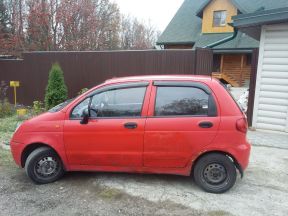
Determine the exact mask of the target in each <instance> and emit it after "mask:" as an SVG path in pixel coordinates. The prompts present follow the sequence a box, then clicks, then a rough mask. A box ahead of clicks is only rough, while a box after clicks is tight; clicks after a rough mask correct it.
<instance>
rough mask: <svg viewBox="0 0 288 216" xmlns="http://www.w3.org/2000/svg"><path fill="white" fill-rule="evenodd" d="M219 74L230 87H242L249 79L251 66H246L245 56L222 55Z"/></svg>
mask: <svg viewBox="0 0 288 216" xmlns="http://www.w3.org/2000/svg"><path fill="white" fill-rule="evenodd" d="M222 58H223V59H222V60H221V61H222V63H221V65H222V66H221V74H222V77H223V78H225V80H226V81H227V82H229V83H230V84H231V85H232V86H235V87H239V86H243V85H244V84H245V83H246V82H247V81H248V80H249V79H250V73H251V64H247V55H246V54H241V55H232V54H230V55H222Z"/></svg>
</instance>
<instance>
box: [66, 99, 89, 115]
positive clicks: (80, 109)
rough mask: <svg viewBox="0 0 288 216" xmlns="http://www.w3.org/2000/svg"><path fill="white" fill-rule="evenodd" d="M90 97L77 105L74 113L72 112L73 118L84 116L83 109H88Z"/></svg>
mask: <svg viewBox="0 0 288 216" xmlns="http://www.w3.org/2000/svg"><path fill="white" fill-rule="evenodd" d="M89 101H90V98H86V99H85V100H84V101H82V102H81V103H79V104H78V105H77V106H76V107H74V109H73V111H72V113H71V116H70V117H71V118H81V117H83V116H82V114H83V110H85V109H88V105H89Z"/></svg>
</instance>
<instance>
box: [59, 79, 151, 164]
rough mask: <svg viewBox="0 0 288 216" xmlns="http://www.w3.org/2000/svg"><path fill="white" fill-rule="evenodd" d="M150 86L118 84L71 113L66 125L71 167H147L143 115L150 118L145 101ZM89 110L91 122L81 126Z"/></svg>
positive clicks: (65, 135)
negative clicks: (143, 155)
mask: <svg viewBox="0 0 288 216" xmlns="http://www.w3.org/2000/svg"><path fill="white" fill-rule="evenodd" d="M148 84H149V83H148V82H139V83H129V84H120V85H119V84H117V85H115V86H108V87H106V88H104V90H101V89H100V90H96V92H95V93H94V94H92V95H91V96H89V97H88V98H86V99H84V100H83V101H82V102H80V103H79V104H78V105H76V106H75V107H74V108H73V109H72V110H71V113H70V116H69V118H68V119H67V120H65V125H64V142H65V148H66V155H67V157H68V161H69V164H70V165H86V166H87V165H88V166H114V167H115V166H118V167H138V166H142V165H143V157H142V154H143V138H144V127H145V120H146V118H145V117H143V116H146V114H147V108H148V103H146V99H145V98H146V97H145V95H149V94H146V93H147V91H146V89H147V86H148ZM147 100H149V98H147ZM146 104H147V105H146ZM145 106H147V108H146V109H145ZM87 107H89V111H90V118H89V121H88V123H87V124H80V120H81V118H82V113H83V110H84V109H87ZM145 112H146V113H145Z"/></svg>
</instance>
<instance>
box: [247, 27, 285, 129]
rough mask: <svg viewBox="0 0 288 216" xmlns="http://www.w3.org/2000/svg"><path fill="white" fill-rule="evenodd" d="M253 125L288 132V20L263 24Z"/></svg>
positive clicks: (258, 127)
mask: <svg viewBox="0 0 288 216" xmlns="http://www.w3.org/2000/svg"><path fill="white" fill-rule="evenodd" d="M252 126H253V127H255V128H257V129H267V130H275V131H281V132H286V133H288V23H286V24H279V25H267V26H263V27H262V32H261V39H260V52H259V62H258V72H257V79H256V92H255V101H254V114H253V124H252Z"/></svg>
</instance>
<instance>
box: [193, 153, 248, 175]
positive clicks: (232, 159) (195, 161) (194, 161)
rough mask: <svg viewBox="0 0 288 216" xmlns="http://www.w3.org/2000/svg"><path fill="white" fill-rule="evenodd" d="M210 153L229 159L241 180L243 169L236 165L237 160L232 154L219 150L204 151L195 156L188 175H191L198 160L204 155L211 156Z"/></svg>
mask: <svg viewBox="0 0 288 216" xmlns="http://www.w3.org/2000/svg"><path fill="white" fill-rule="evenodd" d="M212 153H218V154H222V155H226V156H227V157H228V158H230V160H231V161H232V162H233V163H234V165H235V167H236V168H237V169H238V171H239V172H240V175H241V178H243V169H242V167H241V166H240V164H239V163H238V161H237V159H236V158H235V157H234V156H233V155H232V154H230V153H229V152H225V151H221V150H211V151H206V152H202V153H201V154H199V155H198V156H197V158H196V159H195V160H193V162H192V167H191V171H190V175H191V174H192V173H193V170H194V167H195V165H196V164H197V162H198V161H199V159H200V158H202V157H204V156H206V155H209V154H212Z"/></svg>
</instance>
